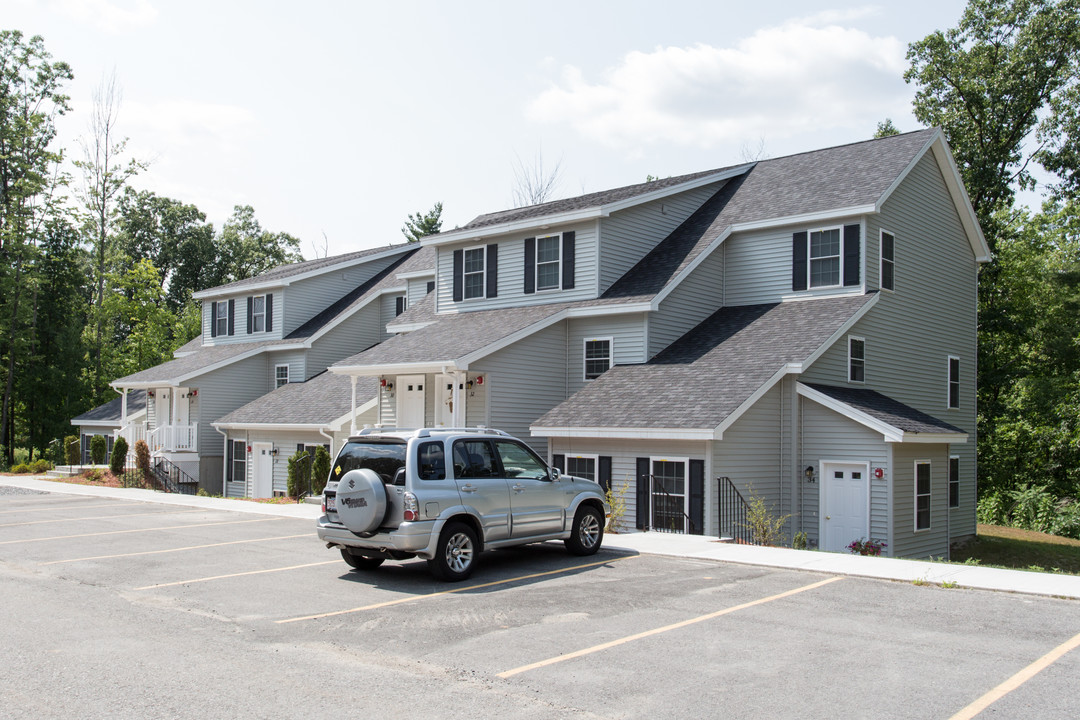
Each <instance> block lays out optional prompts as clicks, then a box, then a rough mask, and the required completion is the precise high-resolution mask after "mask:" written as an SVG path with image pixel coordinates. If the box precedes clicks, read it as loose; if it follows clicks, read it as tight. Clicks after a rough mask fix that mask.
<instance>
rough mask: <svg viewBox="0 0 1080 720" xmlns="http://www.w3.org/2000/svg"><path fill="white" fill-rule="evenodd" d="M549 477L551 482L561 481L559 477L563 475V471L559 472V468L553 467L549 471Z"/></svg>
mask: <svg viewBox="0 0 1080 720" xmlns="http://www.w3.org/2000/svg"><path fill="white" fill-rule="evenodd" d="M548 477H550V478H551V482H559V479H560V478H561V477H562V473H560V472H559V468H557V467H553V468H551V471H550V472H549V473H548Z"/></svg>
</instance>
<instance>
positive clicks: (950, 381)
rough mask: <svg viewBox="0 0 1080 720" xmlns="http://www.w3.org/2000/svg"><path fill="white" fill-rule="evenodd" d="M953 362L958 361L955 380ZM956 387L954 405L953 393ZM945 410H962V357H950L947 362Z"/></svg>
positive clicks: (947, 357)
mask: <svg viewBox="0 0 1080 720" xmlns="http://www.w3.org/2000/svg"><path fill="white" fill-rule="evenodd" d="M953 360H955V361H956V377H955V378H953V372H952V368H953ZM954 385H955V386H956V404H955V405H953V401H952V394H953V393H952V391H953V386H954ZM945 408H946V409H948V410H959V409H960V356H959V355H948V356H946V360H945Z"/></svg>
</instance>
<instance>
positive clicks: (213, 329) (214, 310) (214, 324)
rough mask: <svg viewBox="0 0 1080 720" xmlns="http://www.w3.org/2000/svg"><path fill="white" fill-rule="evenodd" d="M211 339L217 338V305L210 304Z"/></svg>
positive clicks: (214, 303)
mask: <svg viewBox="0 0 1080 720" xmlns="http://www.w3.org/2000/svg"><path fill="white" fill-rule="evenodd" d="M210 337H212V338H216V337H217V303H216V302H212V303H210Z"/></svg>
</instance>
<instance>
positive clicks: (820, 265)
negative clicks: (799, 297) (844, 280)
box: [810, 228, 840, 288]
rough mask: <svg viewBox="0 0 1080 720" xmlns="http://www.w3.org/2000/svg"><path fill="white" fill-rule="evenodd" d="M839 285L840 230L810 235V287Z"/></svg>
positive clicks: (833, 229)
mask: <svg viewBox="0 0 1080 720" xmlns="http://www.w3.org/2000/svg"><path fill="white" fill-rule="evenodd" d="M839 284H840V228H830V229H828V230H814V231H813V232H811V233H810V287H812V288H815V287H833V286H835V285H839Z"/></svg>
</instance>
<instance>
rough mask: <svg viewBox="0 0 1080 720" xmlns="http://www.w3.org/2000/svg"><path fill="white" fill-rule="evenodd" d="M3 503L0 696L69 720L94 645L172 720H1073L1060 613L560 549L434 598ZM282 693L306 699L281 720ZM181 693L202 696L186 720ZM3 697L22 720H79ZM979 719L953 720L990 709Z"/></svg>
mask: <svg viewBox="0 0 1080 720" xmlns="http://www.w3.org/2000/svg"><path fill="white" fill-rule="evenodd" d="M0 500H2V502H0V604H3V606H4V607H12V608H19V610H18V611H17V612H16V615H18V614H19V613H33V614H34V617H35V628H34V631H33V632H30V631H28V630H27V628H26V627H24V626H23V625H22V624H21V623H18V622H16V623H15V624H13V625H12V626H9V627H7V628H5V630H4V631H2V635H0V637H2V638H3V642H0V648H2V649H0V662H4V663H5V667H13V665H12V663H15V665H16V666H17V667H18V670H17V671H15V675H16V677H20V676H25V677H30V675H29V673H31V672H40V673H45V675H46V676H56V675H57V674H58V673H59V674H60V675H63V676H64V677H65V682H66V683H67V687H68V688H69V689H71V690H72V691H73V692H74V693H75V694H76V695H77V696H79V697H81V698H83V700H84V701H87V702H90V703H91V704H92V707H93V708H94V711H92V712H89V713H81V714H88V715H95V714H98V713H99V712H100V713H102V714H104V713H106V712H107V710H108V707H107V702H108V701H106V700H105V699H98V698H96V696H95V692H96V691H97V690H98V689H100V688H95V687H94V686H93V684H94V683H96V682H101V681H103V679H104V678H107V677H108V673H98V672H94V671H92V672H87V673H83V674H69V673H66V672H65V670H66V669H69V668H70V667H74V665H71V664H70V663H75V662H76V661H77V659H78V658H80V657H82V656H83V653H85V652H88V644H95V645H102V644H104V645H105V646H107V647H108V648H109V651H110V652H112V653H115V654H116V661H117V662H118V663H121V664H123V665H125V666H131V667H133V668H135V667H139V666H146V667H158V666H159V665H161V664H162V663H165V660H164V658H163V657H162V654H170V653H175V654H176V656H177V657H178V658H183V664H184V666H185V667H186V668H187V670H188V675H189V677H187V678H186V680H187V683H190V685H189V684H186V683H185V682H183V681H181V679H170V680H169V682H167V683H164V684H163V687H159V688H158V690H159V692H160V695H159V696H157V699H156V700H154V702H155V703H160V707H161V708H170V709H172V710H174V711H175V713H173V714H175V716H177V717H184V716H189V717H194V716H206V715H211V716H216V715H220V714H222V713H223V712H225V711H226V710H227V709H228V708H232V709H233V711H234V714H236V715H237V716H249V715H259V714H264V715H284V716H289V715H292V714H295V716H297V717H299V716H301V715H303V716H305V717H309V716H310V713H311V712H312V711H313V710H314V709H317V708H322V709H324V710H325V711H328V712H344V711H346V710H348V711H350V712H356V711H360V710H364V711H389V710H393V711H394V712H395V713H396V715H397V716H400V717H413V716H417V717H418V716H420V715H422V714H424V713H422V712H418V710H419V707H416V706H413V705H410V704H409V703H408V702H406V700H405V698H409V697H416V695H410V693H414V694H415V693H421V695H420V697H422V698H423V705H428V706H431V705H432V704H434V705H435V706H438V707H441V708H444V709H445V710H446V712H447V713H449V712H451V710H453V709H456V711H461V712H465V711H468V712H473V713H474V714H479V715H483V716H488V715H491V714H495V713H499V714H508V715H510V716H512V717H569V716H571V715H574V716H579V713H585V714H586V715H588V714H592V715H593V716H595V717H687V716H690V717H695V716H702V715H705V714H708V715H716V716H723V717H763V716H764V717H771V716H777V717H779V716H792V715H796V714H799V715H805V716H811V717H813V716H823V715H829V716H835V717H868V716H873V717H920V718H921V717H950V716H952V715H953V714H954V713H962V712H964V711H965V710H964V709H965V708H969V706H972V703H976V702H978V701H979V699H980V698H983V697H984V696H985V695H986V694H987V693H991V692H992V691H994V690H995V688H997V689H998V694H997V695H995V696H994V697H993V702H992V703H991V704H986V705H985V707H988V708H992V711H993V713H1001V715H1000V716H1007V717H1013V716H1038V717H1044V718H1055V717H1062V718H1073V717H1076V716H1078V715H1080V701H1078V700H1077V699H1076V698H1075V691H1074V686H1075V680H1076V678H1077V677H1080V649H1075V648H1074V646H1072V645H1069V643H1070V642H1075V643H1076V644H1077V645H1080V635H1078V633H1080V603H1078V602H1076V601H1067V600H1056V599H1053V598H1036V597H1030V596H1022V595H1012V594H1004V593H990V592H980V591H970V590H960V589H944V588H941V587H933V586H918V585H912V584H910V583H895V582H884V581H876V580H865V579H856V578H850V577H846V578H841V577H839V576H832V575H826V574H819V573H806V572H798V571H793V570H776V569H770V568H762V567H753V566H737V565H730V564H724V563H718V562H713V561H706V560H693V559H685V558H662V557H657V556H647V555H632V554H625V553H616V552H612V551H607V550H602V551H601V552H600V553H599V554H597V555H595V556H593V557H589V558H579V557H573V556H570V555H568V554H567V553H566V552H565V551H564V550H563V548H562V546H561V544H559V543H545V544H541V545H533V546H525V547H521V548H516V549H510V550H504V551H498V552H491V553H485V554H484V555H483V556H482V562H481V564H480V566H479V568H478V570H477V572H476V574H475V575H474V576H473V578H472V579H470V580H469V581H466V582H464V583H460V584H452V585H447V584H444V583H440V582H437V581H435V580H434V579H433V578H432V577H431V576H430V574H429V573H428V571H427V567H426V564H425V563H424V562H423V561H409V562H402V563H393V562H390V563H386V564H385V565H384V566H383V567H382V568H380V569H378V570H376V571H369V572H358V571H352V570H351V569H350V568H349V567H348V566H347V565H346V564H345V563H344V562H343V561H341V560H340V557H339V555H338V554H337V552H336V551H330V550H327V549H325V548H324V547H323V546H322V545H321V543H319V542H318V540H317V538H316V537H315V534H314V528H313V526H312V523H311V522H310V521H309V520H300V519H295V518H288V517H275V516H259V515H250V514H240V513H234V512H229V511H226V510H217V509H202V508H182V507H172V506H163V505H155V504H152V503H130V502H123V501H115V502H109V501H103V500H101V499H99V498H73V497H72V496H56V495H36V496H28V495H20V496H17V497H13V498H8V497H4V498H0ZM54 521H55V522H54ZM27 605H29V607H27ZM79 626H82V627H84V628H94V629H93V630H89V629H87V630H86V631H85V632H84V633H82V634H79V633H78V632H77V630H76V628H77V627H79ZM1055 650H1056V651H1057V654H1056V655H1053V653H1054V651H1055ZM1040 662H1041V663H1042V664H1041V665H1040V664H1039V663H1040ZM57 663H60V665H57ZM165 664H166V665H167V664H168V663H165ZM1036 667H1037V669H1033V668H1036ZM1025 669H1028V672H1027V674H1026V675H1025V674H1024V671H1025ZM120 676H121V679H120V680H119V682H120V684H121V685H125V683H130V684H132V685H137V684H138V682H139V680H138V674H137V673H135V672H134V671H132V672H131V673H130V677H129V673H127V672H123V673H120ZM237 677H244V678H250V677H255V678H260V679H261V681H259V682H247V681H245V682H244V683H240V684H236V683H235V682H234V681H235V678H237ZM358 678H365V679H367V678H379V682H380V683H382V685H380V687H382V688H384V689H386V688H392V689H393V692H392V693H387V692H370V691H369V690H368V689H367V684H366V682H365V683H361V685H359V686H358V685H357V679H358ZM113 681H114V682H116V679H115V678H113ZM1010 681H1011V682H1010ZM196 683H199V684H196ZM290 683H297V685H295V686H293V687H305V688H308V689H309V690H308V691H307V692H310V689H311V688H313V687H318V688H319V697H318V698H316V699H313V700H312V701H311V702H310V703H309V704H305V705H303V710H304V712H300V709H301V708H300V707H297V708H296V712H295V713H293V711H292V710H290V711H289V712H281V711H280V710H281V703H283V702H288V700H289V698H290V697H292V696H290V695H289V693H288V691H287V688H288V687H289V686H290ZM387 683H388V685H387ZM192 687H199V688H201V689H209V690H208V691H207V692H201V693H199V694H198V698H192V699H191V702H190V703H187V704H185V703H184V702H182V701H181V698H182V697H184V696H185V695H190V694H191V693H190V689H191V688H192ZM102 692H104V690H102ZM221 693H228V694H229V698H228V699H227V700H226V699H223V698H222V697H220V694H221ZM13 697H16V696H13ZM304 697H307V694H306V693H305V695H304ZM17 698H20V699H17V700H16V703H18V702H21V703H23V705H19V704H16V705H9V706H8V707H18V708H19V709H20V712H16V713H14V715H16V716H18V715H21V714H24V712H23V711H25V714H30V710H31V709H36V710H37V711H46V712H47V714H52V713H55V712H56V711H58V710H62V709H65V708H68V709H72V708H71V707H70V706H69V705H67V702H68V701H67V700H61V699H58V698H52V699H50V700H42V699H41V698H32V697H31V696H30V695H28V694H25V693H20V694H18V696H17ZM137 702H138V701H137ZM50 703H51V704H50ZM402 703H405V706H404V707H403V705H402ZM538 703H539V704H538ZM134 707H139V705H138V704H136V705H135V706H134ZM290 707H291V706H290ZM972 707H974V708H975V709H974V710H971V709H969V710H968V711H967V712H968V714H967V715H963V714H961V715H958V717H974V716H976V715H977V713H978V712H980V711H982V710H983V709H984V708H983V707H977V706H972ZM258 708H261V710H260V709H258ZM275 708H276V709H277V710H278V712H275ZM144 709H145V708H144ZM134 714H140V713H137V712H136V713H134ZM989 714H990V712H989V711H988V712H987V715H989Z"/></svg>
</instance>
